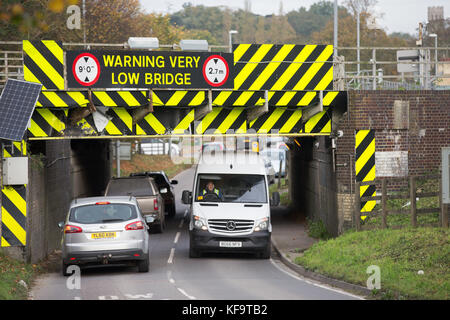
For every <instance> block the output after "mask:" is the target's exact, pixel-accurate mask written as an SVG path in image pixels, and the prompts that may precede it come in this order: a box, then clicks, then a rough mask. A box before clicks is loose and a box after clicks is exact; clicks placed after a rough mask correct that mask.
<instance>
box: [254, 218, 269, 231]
mask: <svg viewBox="0 0 450 320" xmlns="http://www.w3.org/2000/svg"><path fill="white" fill-rule="evenodd" d="M268 228H269V218H267V217H266V218H262V219H260V220H257V221H256V227H255V231H262V230H267V229H268Z"/></svg>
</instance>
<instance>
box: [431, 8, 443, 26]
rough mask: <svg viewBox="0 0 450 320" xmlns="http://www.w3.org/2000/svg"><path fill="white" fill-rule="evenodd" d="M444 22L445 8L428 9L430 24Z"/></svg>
mask: <svg viewBox="0 0 450 320" xmlns="http://www.w3.org/2000/svg"><path fill="white" fill-rule="evenodd" d="M436 20H444V7H428V22H431V21H436Z"/></svg>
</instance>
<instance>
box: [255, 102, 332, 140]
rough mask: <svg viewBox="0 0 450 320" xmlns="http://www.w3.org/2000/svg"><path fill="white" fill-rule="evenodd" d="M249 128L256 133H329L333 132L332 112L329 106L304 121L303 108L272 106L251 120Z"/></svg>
mask: <svg viewBox="0 0 450 320" xmlns="http://www.w3.org/2000/svg"><path fill="white" fill-rule="evenodd" d="M249 129H251V130H253V132H256V133H271V132H274V133H276V132H278V133H280V134H283V133H284V134H286V133H311V134H329V133H331V114H330V112H329V108H325V110H324V111H322V112H319V113H317V114H316V115H314V116H313V117H311V118H310V119H308V120H307V121H306V122H304V121H302V109H301V108H297V109H289V108H286V107H276V108H270V110H269V112H267V113H266V114H264V115H262V116H260V117H258V118H256V119H255V120H253V121H252V122H250V124H249Z"/></svg>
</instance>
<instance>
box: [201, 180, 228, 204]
mask: <svg viewBox="0 0 450 320" xmlns="http://www.w3.org/2000/svg"><path fill="white" fill-rule="evenodd" d="M208 194H215V195H216V196H217V197H218V198H219V199H220V200H221V201H223V195H222V192H220V190H219V189H217V188H216V187H215V186H214V182H212V181H209V182H208V183H207V184H206V189H203V191H202V196H203V197H204V196H206V195H208Z"/></svg>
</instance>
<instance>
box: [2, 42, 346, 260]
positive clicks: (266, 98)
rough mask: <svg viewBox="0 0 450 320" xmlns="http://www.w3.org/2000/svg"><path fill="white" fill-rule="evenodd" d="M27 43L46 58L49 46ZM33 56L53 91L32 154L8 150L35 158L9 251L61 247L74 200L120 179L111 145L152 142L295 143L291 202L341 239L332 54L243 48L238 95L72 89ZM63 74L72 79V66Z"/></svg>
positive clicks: (30, 131)
mask: <svg viewBox="0 0 450 320" xmlns="http://www.w3.org/2000/svg"><path fill="white" fill-rule="evenodd" d="M25 43H26V47H27V48H29V47H30V46H34V49H36V50H37V51H39V50H40V49H39V48H40V47H42V46H46V47H47V48H48V46H49V43H43V42H41V43H37V44H36V43H30V42H27V41H25V42H24V44H25ZM51 45H53V46H58V44H57V43H55V42H52V43H51ZM24 48H25V46H24ZM34 51H35V50H30V51H25V60H24V65H25V67H27V66H28V68H25V70H28V71H27V72H25V80H29V81H34V82H41V83H43V85H44V87H45V89H44V90H43V91H42V92H41V95H40V97H39V99H38V102H37V106H36V109H35V111H34V113H33V116H32V118H31V121H30V125H29V127H28V128H27V131H26V136H25V137H24V141H22V143H20V142H14V143H13V144H12V146H14V145H15V144H21V145H22V146H24V148H22V149H17V148H16V149H17V150H15V151H16V152H12V151H11V152H8V151H7V150H8V146H5V149H4V152H3V157H15V156H27V157H29V158H30V161H29V177H30V179H29V183H28V184H27V185H22V186H5V187H4V189H3V190H4V192H3V196H2V204H5V203H8V201H9V199H8V195H9V194H10V193H9V192H7V191H5V190H13V191H11V192H13V193H14V192H16V191H17V190H19V189H20V188H21V189H22V190H25V192H22V193H21V194H23V197H22V200H21V201H22V203H24V204H25V206H24V207H23V208H24V209H23V210H22V212H18V215H20V214H22V215H23V216H24V218H21V219H22V220H23V221H22V222H21V223H20V225H14V228H13V227H12V228H11V229H12V230H8V231H6V232H5V230H7V228H8V227H7V223H6V221H5V220H3V221H2V231H3V232H2V247H9V248H10V249H13V251H14V250H15V252H18V253H19V254H23V256H24V258H25V259H26V260H30V261H37V260H39V259H41V258H43V257H45V255H46V254H48V253H49V252H51V251H52V250H54V249H57V248H58V245H59V240H60V239H59V237H60V233H59V230H58V228H57V227H56V225H57V222H59V221H61V220H63V219H64V216H65V214H66V212H67V209H68V206H69V203H70V201H71V200H72V199H74V198H76V197H80V196H94V195H99V194H101V193H102V191H103V190H104V188H105V186H106V183H107V181H108V180H109V178H110V176H111V174H112V170H111V166H112V156H111V148H110V145H111V143H110V142H111V141H114V140H116V139H137V140H138V139H141V138H147V137H163V138H171V137H180V138H186V139H187V138H199V137H221V136H225V137H250V138H252V137H262V136H265V135H270V136H272V135H273V136H286V137H289V138H290V140H291V143H290V145H291V147H292V148H291V151H290V161H289V168H290V172H289V181H290V193H291V199H294V200H295V201H294V204H295V205H296V206H297V207H300V208H301V210H298V212H302V213H305V214H307V215H309V216H311V217H314V218H315V217H318V218H319V217H320V218H321V219H323V220H324V221H325V222H326V225H327V227H329V229H330V230H329V231H330V232H332V233H335V234H336V232H335V230H337V228H335V227H334V225H335V223H334V222H335V220H336V219H335V218H334V217H333V215H336V212H335V211H333V207H334V203H333V193H332V192H330V191H332V190H334V189H335V188H334V186H333V174H332V170H331V168H332V149H333V148H332V147H331V138H330V137H331V136H333V135H334V134H335V131H336V129H335V125H336V123H337V122H338V121H339V119H340V118H341V117H342V115H343V114H344V113H345V112H346V111H347V93H346V92H340V91H333V90H332V75H333V67H332V62H331V60H330V59H331V55H332V47H331V46H296V45H295V46H294V45H292V46H291V45H289V46H284V45H283V46H281V45H280V46H275V45H238V46H237V47H235V48H234V53H235V55H234V59H235V66H237V67H236V68H237V70H236V77H235V79H236V78H238V79H239V81H240V84H239V85H236V83H235V88H234V89H233V90H227V89H223V90H222V89H221V90H158V89H155V90H150V89H149V90H128V91H124V90H101V89H98V90H97V89H94V90H90V89H89V90H77V91H72V90H65V86H64V83H62V84H58V83H55V81H54V80H55V78H56V76H55V75H53V76H52V77H50V76H45V75H43V76H42V77H40V75H41V74H42V73H45V72H46V71H45V67H44V65H45V63H42V65H39V64H38V63H37V61H38V59H35V58H33V54H35V53H34ZM61 52H64V50H63V48H62V47H61ZM305 52H307V53H308V54H306V53H305ZM236 53H238V54H236ZM281 53H283V54H282V55H283V57H281V56H280V54H281ZM289 54H291V56H289ZM43 57H44V60H45V56H42V55H41V56H40V59H42V58H43ZM256 57H257V58H256ZM57 58H58V57H57ZM255 59H256V60H255ZM283 59H285V60H286V61H284V60H283ZM299 59H300V60H299ZM58 60H60V61H64V59H61V57H59V58H58ZM280 60H282V61H281V62H280ZM49 61H50V62H49ZM267 61H269V62H270V61H273V62H270V63H267ZM283 61H284V62H283ZM47 63H50V64H51V63H55V61H54V57H51V59H50V58H49V59H48V60H47ZM36 69H38V70H37V71H36ZM55 70H56V73H58V72H59V74H60V76H61V77H62V78H63V70H64V68H62V69H61V68H59V69H58V68H55ZM275 71H278V73H276V72H275ZM317 142H318V147H317V146H316V144H317ZM11 150H13V148H11ZM16 189H17V190H16Z"/></svg>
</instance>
